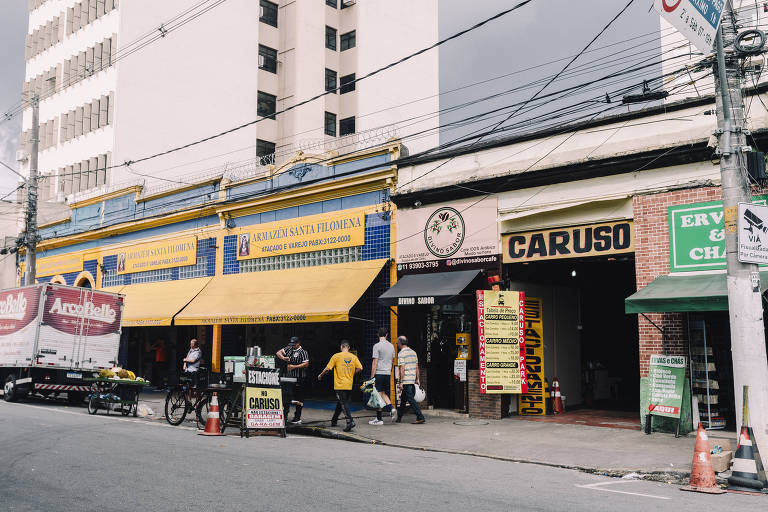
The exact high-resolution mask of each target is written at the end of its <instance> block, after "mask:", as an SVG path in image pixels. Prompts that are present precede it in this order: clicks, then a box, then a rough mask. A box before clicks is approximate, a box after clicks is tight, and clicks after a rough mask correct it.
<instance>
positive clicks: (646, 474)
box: [288, 425, 690, 484]
mask: <svg viewBox="0 0 768 512" xmlns="http://www.w3.org/2000/svg"><path fill="white" fill-rule="evenodd" d="M288 432H289V433H292V434H303V435H309V436H315V437H323V438H325V439H336V440H339V441H351V442H355V443H364V444H375V445H380V446H390V447H393V448H402V449H405V450H414V451H421V452H434V453H447V454H451V455H468V456H470V457H481V458H484V459H491V460H499V461H504V462H514V463H517V464H534V465H537V466H545V467H551V468H558V469H570V470H573V471H581V472H583V473H590V474H593V475H603V476H608V477H612V478H621V477H623V476H625V475H628V474H630V473H636V474H637V475H638V476H639V478H637V479H638V480H648V481H655V482H664V483H669V484H687V483H688V479H689V478H690V472H687V471H643V470H636V469H635V470H633V469H615V468H613V469H600V468H593V467H586V466H572V465H568V464H557V463H554V462H543V461H538V460H530V459H517V458H513V457H504V456H501V455H491V454H487V453H478V452H472V451H469V450H447V449H442V448H427V447H424V446H413V445H407V444H399V443H386V442H384V441H379V440H377V439H371V438H368V437H364V436H361V435H359V434H354V433H347V432H340V431H338V430H331V429H329V428H325V427H312V426H307V425H296V426H292V427H289V428H288Z"/></svg>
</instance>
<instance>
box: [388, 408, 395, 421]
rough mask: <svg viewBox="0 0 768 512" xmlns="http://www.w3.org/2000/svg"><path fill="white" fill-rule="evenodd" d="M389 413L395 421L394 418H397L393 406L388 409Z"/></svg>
mask: <svg viewBox="0 0 768 512" xmlns="http://www.w3.org/2000/svg"><path fill="white" fill-rule="evenodd" d="M389 415H390V416H391V417H392V421H395V418H397V409H395V408H394V407H393V408H392V409H390V410H389Z"/></svg>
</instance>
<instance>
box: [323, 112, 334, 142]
mask: <svg viewBox="0 0 768 512" xmlns="http://www.w3.org/2000/svg"><path fill="white" fill-rule="evenodd" d="M325 134H326V135H330V136H331V137H335V136H336V114H333V113H331V112H326V113H325Z"/></svg>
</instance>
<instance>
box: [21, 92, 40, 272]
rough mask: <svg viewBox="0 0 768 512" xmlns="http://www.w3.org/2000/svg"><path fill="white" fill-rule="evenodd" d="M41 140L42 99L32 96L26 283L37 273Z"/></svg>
mask: <svg viewBox="0 0 768 512" xmlns="http://www.w3.org/2000/svg"><path fill="white" fill-rule="evenodd" d="M39 142H40V101H39V98H38V97H37V96H36V95H35V96H33V97H32V151H31V154H30V155H29V178H27V215H26V230H25V232H26V244H25V245H26V246H27V255H26V259H25V261H26V267H27V271H26V274H25V277H24V284H25V285H26V284H34V283H35V277H36V274H37V268H36V267H37V149H38V143H39Z"/></svg>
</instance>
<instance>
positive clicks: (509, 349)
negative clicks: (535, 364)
mask: <svg viewBox="0 0 768 512" xmlns="http://www.w3.org/2000/svg"><path fill="white" fill-rule="evenodd" d="M477 333H478V345H479V352H480V354H479V365H480V393H483V394H486V393H487V394H492V393H527V392H528V379H527V376H526V372H525V294H524V293H523V292H506V291H504V292H502V291H498V292H497V291H491V290H477Z"/></svg>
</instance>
